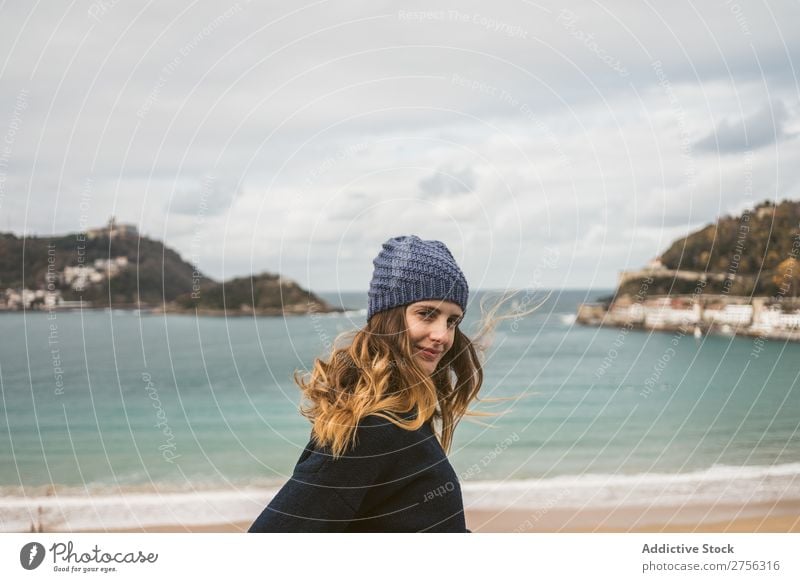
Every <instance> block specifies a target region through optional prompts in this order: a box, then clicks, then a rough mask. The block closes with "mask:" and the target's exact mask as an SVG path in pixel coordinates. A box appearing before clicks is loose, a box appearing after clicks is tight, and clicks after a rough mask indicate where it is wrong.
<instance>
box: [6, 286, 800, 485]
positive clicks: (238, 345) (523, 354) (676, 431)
mask: <svg viewBox="0 0 800 582" xmlns="http://www.w3.org/2000/svg"><path fill="white" fill-rule="evenodd" d="M605 294H607V292H602V291H601V292H596V293H592V292H588V291H587V292H581V291H565V292H560V293H559V292H554V294H553V295H552V296H551V298H550V299H549V300H548V301H547V302H546V303H545V304H544V305H543V306H542V308H541V309H540V310H539V311H538V312H537V313H536V314H534V315H532V316H529V317H527V318H525V319H523V320H521V321H517V322H515V323H514V325H512V324H511V322H507V323H505V324H503V325H502V326H501V327H500V329H499V330H498V333H497V334H496V336H495V341H494V344H493V347H492V350H491V351H490V353H489V354H488V355H487V361H486V366H485V372H486V381H485V383H484V388H483V391H482V397H483V398H491V397H505V398H507V399H508V400H505V401H501V402H484V403H479V404H478V405H477V406H476V408H477V409H478V410H483V411H486V412H494V413H501V412H502V413H503V414H502V415H500V416H496V417H493V418H483V419H478V420H479V421H480V422H481V423H488V424H490V425H491V426H490V427H486V426H482V425H481V424H477V423H474V422H472V421H470V420H465V421H464V422H462V424H461V425H460V426H459V428H458V430H457V433H456V439H455V443H454V446H453V451H452V454H451V459H452V462H453V465H454V466H455V468H456V470H457V471H458V472H459V473H460V474H461V477H462V480H464V481H482V480H494V481H508V482H513V481H517V480H530V479H549V478H562V477H566V476H575V477H586V476H590V475H604V476H607V478H617V479H624V478H625V476H630V475H642V474H652V473H655V474H665V475H673V476H674V475H680V474H697V475H700V477H698V479H699V481H702V479H703V477H702V476H703V475H706V476H707V475H711V474H713V473H714V471H719V470H720V468H731V467H733V468H741V467H753V468H758V470H761V471H762V472H761V473H759V472H758V471H756V472H755V473H754V474H755V477H754V478H755V479H758V478H762V479H763V471H766V470H767V469H766V468H769V467H772V468H774V467H784V466H785V467H789V468H791V470H792V471H795V474H796V473H797V471H796V468H794V466H795V465H794V464H797V463H800V434H798V427H799V423H800V390H798V374H799V373H800V365H799V364H798V363H800V345H799V344H787V343H783V342H767V343H766V346H765V348H764V350H763V351H761V352H760V353H755V352H754V351H753V347H754V344H753V340H752V339H751V338H730V337H721V336H718V337H713V336H710V337H704V338H702V339H700V340H696V339H695V338H694V337H691V336H689V337H679V336H676V335H674V334H670V333H649V332H636V331H631V332H630V333H628V334H621V332H620V330H617V329H597V328H587V327H581V326H576V325H575V324H574V323H573V321H574V320H573V318H572V315H573V314H574V313H575V308H576V306H577V305H578V303H580V302H583V301H590V300H593V299H595V298H596V297H598V296H600V295H605ZM539 296H541V293H540V294H539ZM327 298H328V299H329V300H332V301H335V302H341V304H343V305H344V306H346V307H348V308H352V309H354V310H356V311H352V312H348V313H347V314H343V315H341V314H340V315H329V316H315V317H311V316H308V317H306V316H300V317H289V318H285V319H284V318H259V319H253V318H252V317H238V318H222V317H201V318H195V317H193V316H178V315H168V316H162V315H141V316H138V315H136V314H134V313H131V312H119V311H86V312H83V313H81V312H58V313H57V314H56V315H55V319H50V318H48V314H46V313H29V314H2V315H0V325H2V330H3V337H4V340H3V342H2V344H0V387H2V402H0V405H1V406H2V412H0V425H2V426H0V467H1V468H2V470H0V487H2V491H3V492H4V493H5V495H15V494H20V493H24V492H27V491H29V490H36V489H37V488H42V487H45V486H51V485H52V486H55V487H57V488H67V489H81V490H82V489H86V490H88V491H93V490H102V489H105V488H109V489H113V488H118V487H125V488H130V489H135V488H137V487H140V486H146V485H150V484H157V485H168V486H174V487H176V488H181V487H187V486H191V487H205V486H208V487H212V488H213V487H217V488H219V487H227V486H230V485H234V486H241V485H248V484H261V483H279V482H281V481H282V480H283V479H284V478H285V477H284V476H285V475H286V474H287V473H288V472H290V471H291V468H292V467H293V465H294V463H295V461H296V459H297V457H298V456H299V453H300V450H301V449H302V447H303V446H304V445H305V444H306V442H307V440H308V436H309V433H308V431H309V429H308V426H309V425H308V423H307V421H306V420H305V419H304V418H302V417H301V416H300V415H299V413H298V412H297V403H298V397H299V392H298V390H297V389H296V388H295V386H294V384H293V382H292V380H291V375H292V372H293V371H294V370H295V369H302V368H304V367H307V366H310V365H311V364H312V362H313V358H314V357H315V356H318V355H321V354H323V353H324V352H325V349H326V345H327V344H328V342H329V341H330V340H331V339H332V338H333V337H335V336H336V335H337V334H338V333H341V332H343V331H347V330H350V329H353V328H355V327H357V326H360V325H362V324H363V322H364V317H365V315H364V312H363V311H359V310H362V309H363V308H364V307H365V302H366V301H365V300H366V297H365V294H346V295H343V296H342V297H339V296H337V295H330V296H327ZM472 305H474V306H475V307H477V303H473V304H472ZM475 311H476V309H475V308H471V309H470V310H469V311H468V318H467V321H466V322H465V324H464V329H465V331H468V330H469V325H470V323H471V322H473V321H474V319H475ZM604 359H605V362H606V363H605V366H604V364H603V362H604ZM59 375H60V377H59ZM61 384H63V386H62V385H61ZM759 475H761V477H759ZM794 480H795V481H796V479H794Z"/></svg>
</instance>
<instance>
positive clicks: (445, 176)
mask: <svg viewBox="0 0 800 582" xmlns="http://www.w3.org/2000/svg"><path fill="white" fill-rule="evenodd" d="M475 183H476V178H475V172H473V171H472V168H470V167H469V166H466V167H464V168H461V169H460V170H456V169H451V168H449V167H442V168H439V169H438V170H437V171H436V172H434V173H433V174H431V175H430V176H428V177H426V178H423V179H422V180H420V182H419V189H420V191H421V192H422V193H423V194H424V195H425V196H428V197H431V198H435V197H440V196H452V195H456V194H467V193H469V192H473V191H474V190H475Z"/></svg>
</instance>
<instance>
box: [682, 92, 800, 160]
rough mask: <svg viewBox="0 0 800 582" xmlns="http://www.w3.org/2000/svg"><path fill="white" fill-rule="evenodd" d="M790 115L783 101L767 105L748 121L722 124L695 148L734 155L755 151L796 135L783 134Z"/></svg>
mask: <svg viewBox="0 0 800 582" xmlns="http://www.w3.org/2000/svg"><path fill="white" fill-rule="evenodd" d="M788 120H789V112H788V111H787V110H786V106H785V105H784V104H783V102H782V101H777V102H775V103H768V104H766V105H765V106H764V107H762V108H761V109H759V110H758V111H756V112H755V113H754V114H753V115H751V116H750V117H746V118H744V119H740V120H738V121H734V122H731V121H728V120H725V121H723V122H722V123H720V124H719V125H718V126H717V128H716V129H715V130H714V131H712V132H711V133H710V134H708V135H707V136H706V137H704V138H703V139H701V140H699V141H697V142H696V143H695V144H694V146H695V147H696V148H697V149H699V150H703V151H709V152H720V153H734V152H744V151H748V150H754V149H758V148H761V147H764V146H767V145H770V144H773V143H777V142H779V141H782V140H784V139H786V138H790V137H794V135H795V134H787V133H786V129H785V128H786V125H787V121H788Z"/></svg>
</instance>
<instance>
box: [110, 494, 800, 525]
mask: <svg viewBox="0 0 800 582" xmlns="http://www.w3.org/2000/svg"><path fill="white" fill-rule="evenodd" d="M466 516H467V527H469V528H470V529H471V530H472V531H473V532H474V533H590V532H596V533H612V532H613V533H622V532H629V533H800V501H785V502H780V503H777V504H766V505H758V504H751V505H747V506H738V507H737V506H714V507H704V506H683V507H658V508H650V509H648V508H630V507H628V508H617V509H615V508H605V509H583V510H573V509H563V508H558V509H555V508H554V509H549V510H548V509H531V510H527V509H506V510H488V509H479V510H477V509H476V510H467V512H466ZM249 526H250V522H237V523H220V524H213V525H201V526H197V525H190V526H181V525H178V524H175V525H161V526H150V527H145V528H138V529H136V528H128V529H122V530H106V531H110V532H111V531H114V532H128V533H137V532H141V533H147V532H150V533H154V532H158V533H165V532H170V533H171V532H176V533H178V532H180V533H242V532H246V531H247V528H248V527H249Z"/></svg>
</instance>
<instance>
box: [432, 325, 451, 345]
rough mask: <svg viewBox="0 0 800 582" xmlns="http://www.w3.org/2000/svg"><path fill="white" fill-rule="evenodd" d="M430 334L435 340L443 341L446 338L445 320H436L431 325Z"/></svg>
mask: <svg viewBox="0 0 800 582" xmlns="http://www.w3.org/2000/svg"><path fill="white" fill-rule="evenodd" d="M430 336H431V339H433V340H435V341H438V342H444V341H445V340H446V339H447V322H446V321H437V322H436V323H434V324H433V326H431V331H430Z"/></svg>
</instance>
